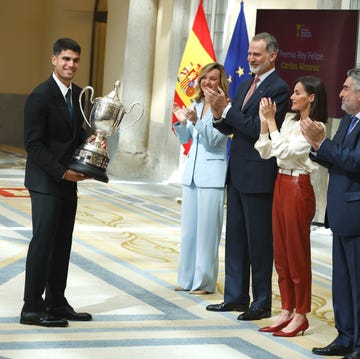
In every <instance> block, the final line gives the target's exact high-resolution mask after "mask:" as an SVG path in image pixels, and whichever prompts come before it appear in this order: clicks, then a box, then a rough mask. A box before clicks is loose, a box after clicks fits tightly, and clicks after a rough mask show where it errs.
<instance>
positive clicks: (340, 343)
mask: <svg viewBox="0 0 360 359" xmlns="http://www.w3.org/2000/svg"><path fill="white" fill-rule="evenodd" d="M339 96H340V98H341V101H342V105H341V108H342V109H343V110H344V111H345V112H346V113H347V114H346V115H345V116H344V118H343V119H342V120H341V122H340V125H339V128H338V130H337V132H336V134H335V136H334V138H333V139H332V140H330V139H328V138H326V136H325V135H326V134H325V131H324V128H323V127H322V126H321V125H320V124H318V123H316V122H313V121H310V120H309V119H307V120H305V121H302V122H301V128H302V132H303V134H304V136H305V138H306V139H307V140H308V142H309V143H310V145H311V146H312V148H313V150H314V152H312V154H311V158H312V159H313V160H315V161H316V162H319V163H320V164H321V165H323V166H325V167H327V168H328V170H329V184H328V191H327V208H326V218H325V223H326V225H327V226H328V227H330V229H331V230H332V232H333V282H332V295H333V306H334V317H335V327H336V329H337V331H338V335H337V337H336V338H335V340H334V341H333V342H332V343H330V344H329V345H327V346H326V347H323V348H313V350H312V352H313V353H314V354H318V355H337V356H338V355H340V356H341V355H345V357H344V358H345V359H360V221H359V214H360V124H359V120H360V69H359V68H357V69H352V70H349V71H348V73H347V78H346V80H345V82H344V84H343V88H342V90H341V91H340V94H339Z"/></svg>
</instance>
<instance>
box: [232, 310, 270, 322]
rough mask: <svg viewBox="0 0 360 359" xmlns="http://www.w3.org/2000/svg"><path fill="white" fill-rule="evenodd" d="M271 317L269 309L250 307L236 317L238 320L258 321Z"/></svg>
mask: <svg viewBox="0 0 360 359" xmlns="http://www.w3.org/2000/svg"><path fill="white" fill-rule="evenodd" d="M270 317H271V309H270V308H256V307H250V308H249V309H248V310H247V311H246V312H244V313H242V314H240V315H239V316H238V320H259V319H263V318H270Z"/></svg>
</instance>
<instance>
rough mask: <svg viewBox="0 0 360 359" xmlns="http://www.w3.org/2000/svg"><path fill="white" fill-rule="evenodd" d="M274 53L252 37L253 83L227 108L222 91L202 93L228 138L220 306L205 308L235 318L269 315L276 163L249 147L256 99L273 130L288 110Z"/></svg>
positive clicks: (261, 37) (270, 44) (264, 36)
mask: <svg viewBox="0 0 360 359" xmlns="http://www.w3.org/2000/svg"><path fill="white" fill-rule="evenodd" d="M278 52H279V47H278V43H277V40H276V39H275V38H274V36H272V35H270V34H268V33H261V34H258V35H255V36H254V37H253V38H252V40H251V42H250V44H249V50H248V62H249V65H250V71H251V72H252V73H253V74H254V75H255V77H254V79H249V80H245V81H243V82H242V83H241V85H240V87H239V89H238V91H237V94H236V96H235V98H234V100H233V102H232V104H230V103H228V99H227V98H226V97H225V95H224V93H223V92H222V91H221V90H219V91H213V90H211V89H209V90H207V92H205V98H206V100H207V101H209V102H210V103H211V109H212V111H213V114H214V118H215V119H214V124H215V127H216V128H217V129H218V130H219V131H220V132H222V133H224V134H231V133H232V134H233V139H232V141H231V147H230V155H229V164H228V170H227V180H226V183H227V219H226V239H225V293H224V302H222V303H220V304H210V305H208V306H207V307H206V309H207V310H210V311H221V312H223V311H239V312H244V313H242V314H240V315H239V317H238V319H239V320H258V319H262V318H268V317H270V316H271V295H272V293H271V280H272V266H273V247H272V245H273V244H272V225H271V211H272V208H271V207H272V197H273V190H274V183H275V178H276V172H277V164H276V160H275V158H271V159H269V160H263V159H261V158H260V156H259V153H258V152H257V150H255V148H254V143H255V142H256V140H257V139H258V138H259V134H260V119H259V102H260V100H261V98H263V97H270V98H271V99H272V100H273V101H274V102H276V105H277V112H276V116H275V117H276V123H277V126H278V128H280V126H281V124H282V121H283V119H284V117H285V114H286V112H287V111H288V107H289V95H290V90H289V87H288V85H287V84H286V83H285V82H284V81H283V80H282V79H281V78H280V76H279V75H278V73H277V72H276V70H275V61H276V58H277V55H278ZM250 271H251V276H250ZM250 277H251V278H252V300H251V299H250V293H249V290H250Z"/></svg>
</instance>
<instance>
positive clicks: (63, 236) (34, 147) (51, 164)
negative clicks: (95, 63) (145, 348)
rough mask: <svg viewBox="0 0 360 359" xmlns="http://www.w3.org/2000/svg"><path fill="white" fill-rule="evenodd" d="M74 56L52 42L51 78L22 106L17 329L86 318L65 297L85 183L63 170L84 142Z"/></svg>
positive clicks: (75, 49) (73, 49)
mask: <svg viewBox="0 0 360 359" xmlns="http://www.w3.org/2000/svg"><path fill="white" fill-rule="evenodd" d="M80 52H81V48H80V46H79V44H78V43H77V42H75V41H74V40H72V39H68V38H63V39H59V40H57V41H56V42H55V43H54V47H53V55H52V58H51V62H52V64H53V67H54V71H53V73H52V75H51V76H50V78H49V79H48V80H46V81H45V82H43V83H42V84H40V85H39V86H38V87H36V88H35V89H34V90H33V92H32V93H31V94H30V95H29V97H28V98H27V100H26V103H25V109H24V137H25V148H26V151H27V161H26V170H25V186H26V187H27V188H28V190H29V193H30V198H31V206H32V225H33V237H32V239H31V242H30V245H29V249H28V255H27V259H26V274H25V292H24V305H23V308H22V311H21V316H20V323H21V324H30V325H40V326H45V327H65V326H67V325H68V321H67V320H82V321H87V320H91V319H92V317H91V315H90V314H88V313H77V312H75V311H74V309H73V308H72V307H71V306H70V304H69V303H68V301H67V300H66V298H65V288H66V281H67V275H68V267H69V258H70V251H71V243H72V233H73V228H74V222H75V215H76V208H77V182H78V181H82V180H84V179H86V178H87V177H86V176H85V175H84V174H82V173H78V172H75V171H73V170H70V169H68V164H69V162H70V160H71V158H72V155H73V153H74V151H75V149H76V148H77V147H78V146H79V145H80V144H81V143H84V142H85V140H86V134H85V131H84V129H83V128H82V124H83V118H82V115H81V112H80V106H79V101H78V99H79V95H80V91H81V88H80V87H78V86H76V85H75V84H74V83H72V79H73V78H74V76H75V74H76V72H77V70H78V67H79V61H80ZM44 291H45V298H44V299H43V293H44Z"/></svg>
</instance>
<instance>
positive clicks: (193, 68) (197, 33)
mask: <svg viewBox="0 0 360 359" xmlns="http://www.w3.org/2000/svg"><path fill="white" fill-rule="evenodd" d="M215 61H216V57H215V52H214V48H213V44H212V41H211V36H210V31H209V27H208V24H207V21H206V16H205V12H204V8H203V5H202V0H200V4H199V7H198V10H197V12H196V16H195V20H194V24H193V27H192V30H191V32H190V35H189V38H188V40H187V43H186V46H185V50H184V53H183V56H182V59H181V62H180V66H179V70H178V74H177V78H176V88H175V95H174V102H175V103H176V104H177V105H178V106H179V107H180V108H181V107H183V106H186V107H188V106H189V105H190V104H191V103H192V101H193V98H194V97H195V85H196V79H197V78H198V76H199V73H200V70H201V68H202V66H204V65H206V64H208V63H210V62H215ZM176 121H177V119H176V117H175V115H174V114H173V117H172V123H175V122H176ZM190 145H191V141H190V142H188V143H186V144H184V145H183V146H184V154H185V155H186V154H187V153H188V152H189V149H190Z"/></svg>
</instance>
